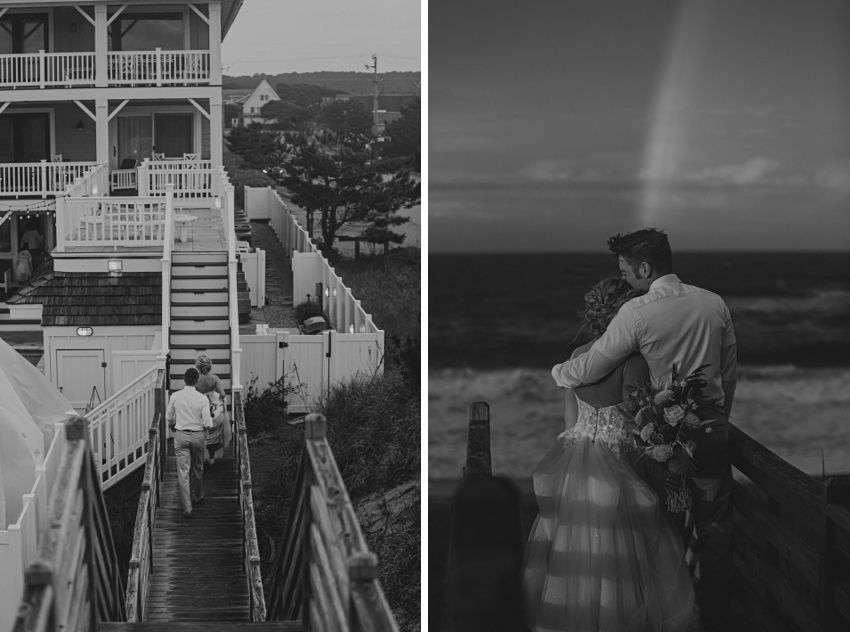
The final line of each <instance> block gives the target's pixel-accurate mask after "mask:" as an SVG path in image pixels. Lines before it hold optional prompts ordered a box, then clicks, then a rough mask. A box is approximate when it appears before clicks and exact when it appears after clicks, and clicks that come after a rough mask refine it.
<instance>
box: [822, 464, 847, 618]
mask: <svg viewBox="0 0 850 632" xmlns="http://www.w3.org/2000/svg"><path fill="white" fill-rule="evenodd" d="M821 503H822V504H821V507H822V515H823V538H821V556H820V578H819V579H820V581H819V584H820V585H819V589H818V595H819V597H820V599H819V603H818V618H819V619H820V628H821V630H823V632H838V631H839V630H846V629H847V627H846V626H847V620H846V619H845V618H844V617H843V616H841V614H840V612H839V609H838V607H837V605H836V603H835V588H836V585H837V584H838V580H839V579H840V576H841V575H842V574H846V569H847V566H848V558H847V556H846V555H844V554H843V553H842V552H841V550H840V549H839V547H838V546H837V545H838V540H839V539H840V538H843V539H844V540H845V541H846V539H847V537H848V534H847V532H846V530H845V529H842V528H841V526H840V525H839V523H840V522H841V523H844V524H845V525H846V524H847V518H846V517H843V520H842V519H837V516H835V515H834V514H835V513H836V510H839V511H842V512H843V513H846V510H847V508H850V476H833V477H830V478H829V479H827V481H826V483H825V484H824V486H823V496H822V501H821Z"/></svg>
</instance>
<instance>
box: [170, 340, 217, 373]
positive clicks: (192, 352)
mask: <svg viewBox="0 0 850 632" xmlns="http://www.w3.org/2000/svg"><path fill="white" fill-rule="evenodd" d="M170 353H171V362H172V363H175V362H176V363H177V364H179V365H180V366H181V367H183V370H184V371H185V370H186V368H188V367H186V366H184V363H186V362H190V363H192V364H194V363H195V361H196V360H197V359H198V356H199V355H205V356H207V357H208V358H209V359H210V362H212V363H213V373H216V374H218V371H224V370H225V369H227V370H228V371H229V370H230V349H212V350H211V349H175V348H173V347H172V348H171V352H170Z"/></svg>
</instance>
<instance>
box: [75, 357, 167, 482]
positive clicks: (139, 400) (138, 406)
mask: <svg viewBox="0 0 850 632" xmlns="http://www.w3.org/2000/svg"><path fill="white" fill-rule="evenodd" d="M163 373H164V372H163V371H160V370H158V369H157V367H156V366H153V367H151V368H150V369H148V370H147V371H145V372H144V373H143V374H142V375H140V376H139V377H138V378H136V380H135V381H133V382H131V383H130V384H128V385H127V386H125V387H124V388H123V389H121V390H120V391H118V392H117V393H116V394H115V395H113V396H112V397H110V398H109V399H107V400H106V401H105V402H103V404H101V405H100V406H98V407H97V408H95V409H94V410H92V411H91V412H90V413H88V414H87V415H86V418H87V419H88V420H89V422H90V424H91V425H90V428H89V429H90V431H91V440H92V452H93V453H94V457H95V463H96V464H97V467H98V470H99V479H98V482H99V483H100V487H101V489H103V490H106V489H109V488H110V487H111V486H112V485H114V484H115V483H117V482H118V481H120V480H121V479H123V478H124V477H125V476H127V475H128V474H130V473H131V472H133V471H135V470H137V469H138V468H139V467H141V466H142V465H144V463H145V460H144V455H145V443H146V440H147V438H148V427H149V425H150V423H151V419H153V418H154V415H155V412H156V410H157V389H158V388H160V387H161V379H159V378H161V376H162V375H163Z"/></svg>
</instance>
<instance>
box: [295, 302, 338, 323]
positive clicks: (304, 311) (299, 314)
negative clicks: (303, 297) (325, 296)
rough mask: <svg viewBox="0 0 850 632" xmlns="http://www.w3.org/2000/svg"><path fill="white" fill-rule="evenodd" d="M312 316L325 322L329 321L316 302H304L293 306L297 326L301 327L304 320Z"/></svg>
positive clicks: (328, 317)
mask: <svg viewBox="0 0 850 632" xmlns="http://www.w3.org/2000/svg"><path fill="white" fill-rule="evenodd" d="M314 316H322V317H324V319H325V321H326V322H330V321H331V319H330V316H328V315H327V314H326V313H325V312H324V311H323V310H322V306H321V305H319V303H318V302H316V301H304V302H303V303H298V305H296V306H295V320H296V321H297V322H298V324H299V325H303V324H304V321H305V320H307V319H308V318H313V317H314Z"/></svg>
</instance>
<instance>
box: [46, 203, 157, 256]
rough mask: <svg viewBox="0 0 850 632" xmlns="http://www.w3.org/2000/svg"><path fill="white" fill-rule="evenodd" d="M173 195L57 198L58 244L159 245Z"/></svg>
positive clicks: (64, 248) (73, 245)
mask: <svg viewBox="0 0 850 632" xmlns="http://www.w3.org/2000/svg"><path fill="white" fill-rule="evenodd" d="M173 204H174V202H173V198H172V197H169V196H168V195H167V194H166V196H165V199H163V198H161V197H128V198H120V197H80V198H77V197H69V198H57V200H56V227H57V234H56V248H57V250H58V251H59V252H63V251H65V250H66V249H67V248H69V247H96V246H113V247H116V248H117V247H119V246H121V247H128V248H132V247H159V246H162V245H163V244H164V243H165V232H166V230H165V227H166V219H167V217H169V215H170V211H171V209H173Z"/></svg>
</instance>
